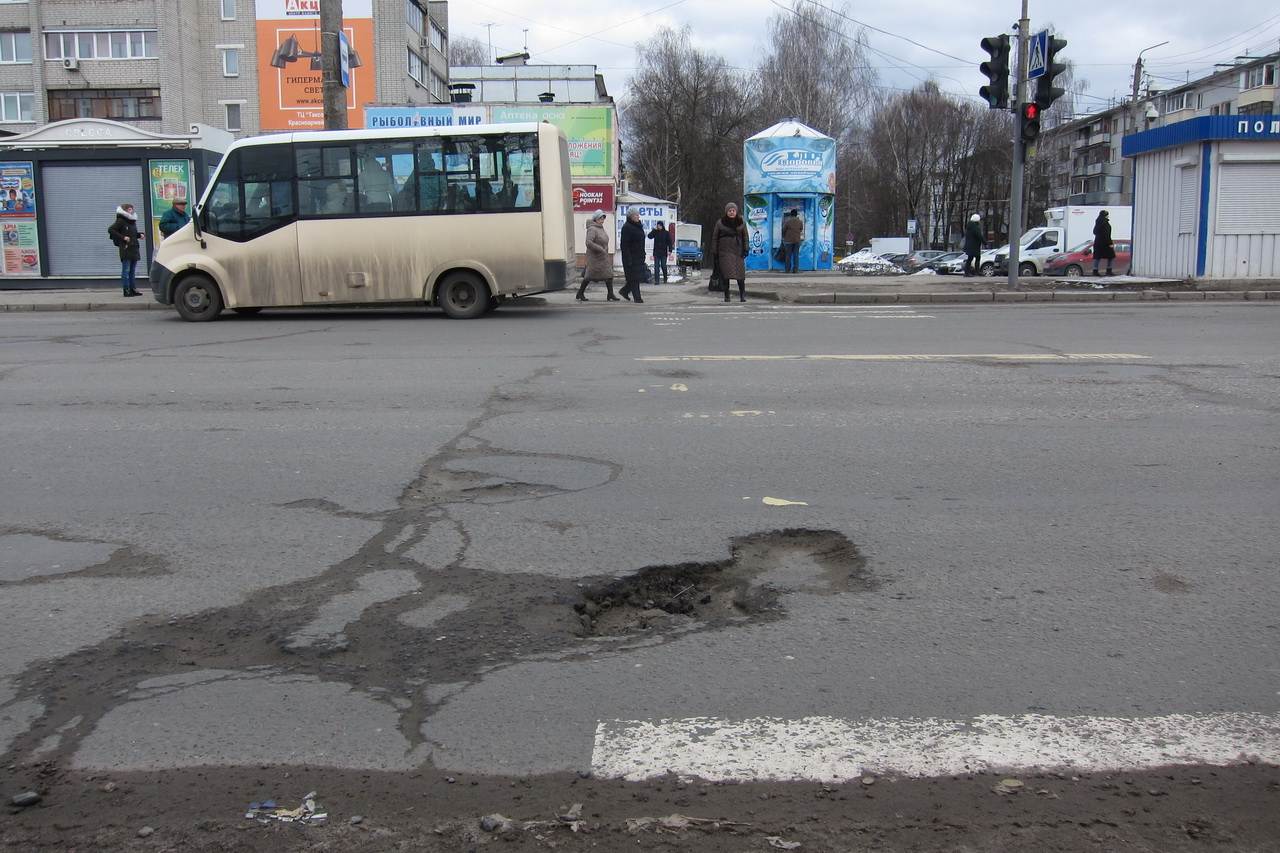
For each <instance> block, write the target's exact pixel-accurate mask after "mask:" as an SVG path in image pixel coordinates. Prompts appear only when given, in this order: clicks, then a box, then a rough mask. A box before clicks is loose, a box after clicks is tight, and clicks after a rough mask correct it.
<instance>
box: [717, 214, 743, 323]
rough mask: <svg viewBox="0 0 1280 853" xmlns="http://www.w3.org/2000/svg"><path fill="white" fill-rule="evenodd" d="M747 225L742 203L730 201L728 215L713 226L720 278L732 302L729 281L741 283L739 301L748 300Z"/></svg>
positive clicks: (725, 299) (725, 294)
mask: <svg viewBox="0 0 1280 853" xmlns="http://www.w3.org/2000/svg"><path fill="white" fill-rule="evenodd" d="M750 246H751V243H750V239H749V238H748V237H747V224H746V223H745V222H743V221H742V217H741V216H739V215H738V205H736V204H734V203H733V202H729V203H728V204H726V205H725V206H724V216H722V217H720V218H719V219H717V220H716V224H715V227H714V228H713V229H711V256H712V257H713V258H715V264H716V269H717V271H718V273H719V276H720V280H721V281H723V282H724V301H725V302H728V301H729V280H730V279H733V280H735V281H737V282H738V300H739V301H740V302H746V301H747V265H746V257H747V252H748V251H750Z"/></svg>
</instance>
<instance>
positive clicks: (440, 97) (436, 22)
mask: <svg viewBox="0 0 1280 853" xmlns="http://www.w3.org/2000/svg"><path fill="white" fill-rule="evenodd" d="M268 7H272V8H275V9H277V10H282V11H278V14H275V15H272V16H271V17H282V16H289V17H288V18H287V23H289V24H292V25H294V28H295V30H296V31H297V32H298V33H299V34H300V35H301V36H302V37H301V38H300V39H298V40H296V41H295V42H294V44H293V48H294V50H293V52H292V53H290V52H289V51H288V50H279V49H277V48H278V47H280V46H279V45H276V44H260V41H261V39H260V36H261V35H262V34H263V33H265V32H267V30H269V29H270V28H269V27H268V28H267V29H266V30H264V28H263V27H262V26H260V25H259V18H260V17H264V16H263V15H260V14H259V12H260V10H263V9H266V8H268ZM317 9H318V0H199V2H197V0H114V2H84V0H25V2H22V1H21V0H19V2H14V0H0V134H3V135H11V134H19V133H26V132H29V131H31V130H34V129H35V128H36V127H39V126H41V125H43V124H45V123H48V122H54V121H60V120H67V119H77V118H81V119H83V118H98V119H110V120H113V121H119V122H126V123H128V124H130V125H132V126H135V127H137V128H138V129H140V130H143V131H147V132H150V133H161V134H172V133H184V132H189V131H190V129H191V127H192V126H193V125H195V124H204V125H208V126H210V127H215V128H221V129H225V130H228V131H230V132H231V133H233V134H235V135H237V136H240V135H249V134H254V133H257V132H259V131H262V130H266V131H271V130H287V129H290V128H289V127H282V126H279V125H278V124H277V125H273V122H271V121H267V122H264V121H262V105H263V104H264V103H266V102H267V100H268V98H269V97H270V96H272V95H273V93H274V86H275V84H274V82H273V80H272V79H271V78H270V75H272V74H274V73H275V71H276V69H277V68H282V69H283V68H285V61H287V62H288V63H290V64H289V65H288V68H289V69H290V72H291V73H292V74H294V75H295V76H294V79H301V75H307V74H314V73H315V72H314V71H312V62H311V60H310V58H309V57H310V53H308V50H309V47H310V45H309V42H308V41H307V36H309V35H310V33H311V31H315V30H318V20H317V19H316V17H315V14H316V11H317ZM344 11H346V14H347V18H346V24H347V26H348V27H352V26H355V24H353V17H357V16H358V17H362V18H364V19H365V20H366V21H368V23H367V24H366V25H365V28H366V29H367V30H369V31H371V32H372V36H371V41H370V44H371V45H372V49H371V50H367V52H365V54H364V55H361V56H360V59H359V62H360V63H361V65H360V67H358V68H356V69H355V71H354V73H355V74H357V75H367V77H366V79H365V80H364V82H363V84H362V87H361V89H360V91H361V92H362V97H361V100H364V101H367V102H379V101H380V102H389V103H405V104H431V103H444V102H447V101H448V99H449V95H448V83H449V66H448V59H447V56H448V31H449V15H448V3H447V2H444V0H435V2H427V0H422V2H421V3H420V2H419V0H363V2H361V0H354V2H353V0H347V3H346V9H345V10H344ZM353 11H354V14H353ZM370 19H371V20H370ZM357 23H358V22H357ZM355 32H356V33H357V34H358V33H360V32H361V30H360V29H356V30H355ZM299 41H301V43H302V48H301V52H300V55H299V50H298V47H299V44H298V42H299ZM355 44H356V45H357V46H358V45H359V39H358V38H357V42H356V43H355ZM282 54H283V55H284V60H283V61H280V60H278V57H279V56H281V55H282ZM299 59H300V60H301V62H298V61H297V60H299ZM277 62H278V64H276V63H277ZM273 65H274V67H273ZM369 78H371V79H369ZM307 91H311V88H308V89H307ZM353 97H354V95H353ZM355 106H356V107H357V108H358V107H360V106H362V104H356V105H355ZM352 124H353V126H359V125H358V124H357V123H356V122H352ZM296 126H301V125H296Z"/></svg>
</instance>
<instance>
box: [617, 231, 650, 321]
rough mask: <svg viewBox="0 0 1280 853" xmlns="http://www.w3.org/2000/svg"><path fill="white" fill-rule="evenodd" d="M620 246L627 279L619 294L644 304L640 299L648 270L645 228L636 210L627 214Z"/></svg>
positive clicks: (619, 240) (623, 268) (623, 270)
mask: <svg viewBox="0 0 1280 853" xmlns="http://www.w3.org/2000/svg"><path fill="white" fill-rule="evenodd" d="M618 245H619V246H620V247H621V248H622V272H623V274H624V275H625V276H626V279H627V283H626V285H625V286H624V287H623V288H622V290H620V291H619V293H620V294H621V295H622V298H623V299H628V300H631V301H632V302H644V300H643V299H641V298H640V282H641V281H643V280H644V274H645V271H646V269H647V267H645V263H644V226H643V225H641V224H640V214H639V213H636V212H635V211H634V210H632V211H630V212H629V213H627V221H626V222H624V223H622V235H621V236H620V237H619V239H618Z"/></svg>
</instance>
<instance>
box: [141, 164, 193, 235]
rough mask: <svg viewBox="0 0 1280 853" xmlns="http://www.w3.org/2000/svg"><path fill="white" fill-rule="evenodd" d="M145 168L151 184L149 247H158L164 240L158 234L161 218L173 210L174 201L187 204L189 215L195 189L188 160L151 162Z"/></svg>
mask: <svg viewBox="0 0 1280 853" xmlns="http://www.w3.org/2000/svg"><path fill="white" fill-rule="evenodd" d="M147 167H148V168H147V174H148V179H149V182H150V184H151V245H152V246H159V245H160V241H161V240H163V239H164V236H163V235H161V233H160V220H161V218H162V217H163V216H164V215H165V214H166V213H168V212H169V211H170V210H171V209H173V203H174V202H175V201H185V202H188V209H187V213H188V214H190V212H191V210H190V204H189V203H190V201H191V197H192V196H194V195H195V192H196V188H195V186H194V185H193V184H192V183H191V179H192V177H193V174H192V168H191V161H190V160H152V161H151V162H150V163H148V164H147Z"/></svg>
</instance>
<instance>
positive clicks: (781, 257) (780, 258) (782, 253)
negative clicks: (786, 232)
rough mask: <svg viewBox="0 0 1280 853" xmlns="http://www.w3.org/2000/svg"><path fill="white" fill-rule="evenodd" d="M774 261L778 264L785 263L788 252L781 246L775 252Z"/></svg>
mask: <svg viewBox="0 0 1280 853" xmlns="http://www.w3.org/2000/svg"><path fill="white" fill-rule="evenodd" d="M773 259H774V260H775V261H777V262H778V263H780V264H781V263H785V262H786V260H787V250H786V249H784V248H782V247H781V246H779V247H778V248H776V249H774V250H773Z"/></svg>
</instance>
